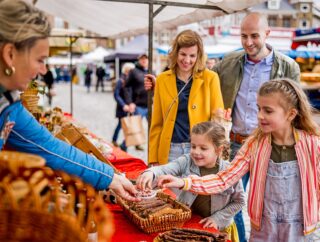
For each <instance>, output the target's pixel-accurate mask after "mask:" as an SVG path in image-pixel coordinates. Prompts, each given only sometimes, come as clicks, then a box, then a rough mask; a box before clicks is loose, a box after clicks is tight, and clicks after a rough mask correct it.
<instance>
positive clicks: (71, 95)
mask: <svg viewBox="0 0 320 242" xmlns="http://www.w3.org/2000/svg"><path fill="white" fill-rule="evenodd" d="M77 39H78V37H74V36H69V52H70V63H69V73H70V114H71V115H73V83H72V57H73V54H72V45H73V44H74V43H75V42H76V41H77Z"/></svg>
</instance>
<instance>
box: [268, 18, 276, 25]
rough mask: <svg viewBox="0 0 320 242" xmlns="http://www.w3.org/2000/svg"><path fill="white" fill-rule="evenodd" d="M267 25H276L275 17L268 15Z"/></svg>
mask: <svg viewBox="0 0 320 242" xmlns="http://www.w3.org/2000/svg"><path fill="white" fill-rule="evenodd" d="M269 25H270V27H277V17H276V16H269Z"/></svg>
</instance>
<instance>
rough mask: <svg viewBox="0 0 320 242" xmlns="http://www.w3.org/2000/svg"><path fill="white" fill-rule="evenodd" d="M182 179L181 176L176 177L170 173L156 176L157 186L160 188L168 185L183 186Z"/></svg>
mask: <svg viewBox="0 0 320 242" xmlns="http://www.w3.org/2000/svg"><path fill="white" fill-rule="evenodd" d="M183 186H184V181H183V179H182V178H178V177H175V176H172V175H163V176H160V177H159V178H158V187H161V188H169V187H176V188H183Z"/></svg>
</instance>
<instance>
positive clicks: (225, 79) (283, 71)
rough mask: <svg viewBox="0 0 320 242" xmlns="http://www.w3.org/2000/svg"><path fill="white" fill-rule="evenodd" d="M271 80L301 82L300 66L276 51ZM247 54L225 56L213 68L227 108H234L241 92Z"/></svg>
mask: <svg viewBox="0 0 320 242" xmlns="http://www.w3.org/2000/svg"><path fill="white" fill-rule="evenodd" d="M273 53H274V59H273V65H272V69H271V74H270V80H272V79H276V78H282V77H287V78H290V79H292V80H295V81H297V82H299V81H300V68H299V65H298V64H297V63H296V62H295V61H294V60H293V59H291V58H290V57H287V56H285V55H283V54H281V53H280V52H278V51H274V52H273ZM244 62H245V52H244V51H237V52H232V53H231V54H229V55H227V56H225V57H224V58H223V59H222V61H220V62H219V63H218V64H217V65H215V66H214V67H213V71H215V72H217V73H218V75H219V78H220V86H221V92H222V97H223V102H224V107H225V108H231V109H232V108H233V105H234V103H235V100H236V96H237V93H238V91H239V88H240V85H241V82H242V78H243V71H244Z"/></svg>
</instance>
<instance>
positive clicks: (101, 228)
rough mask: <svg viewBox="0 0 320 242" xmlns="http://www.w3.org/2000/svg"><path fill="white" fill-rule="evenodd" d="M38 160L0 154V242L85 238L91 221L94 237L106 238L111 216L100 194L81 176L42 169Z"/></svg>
mask: <svg viewBox="0 0 320 242" xmlns="http://www.w3.org/2000/svg"><path fill="white" fill-rule="evenodd" d="M23 158H24V161H25V163H24V162H22V160H23ZM34 158H35V159H37V161H34V160H33V159H34ZM42 161H43V160H42V159H41V158H38V157H37V156H33V155H27V154H19V153H17V152H12V154H11V152H0V164H1V165H0V174H1V176H0V197H1V199H0V241H11V242H18V241H19V242H22V241H35V242H38V241H39V242H40V241H49V242H51V241H52V242H58V241H59V242H62V241H79V242H84V241H87V238H88V233H89V232H90V231H91V229H92V221H95V224H96V228H97V232H98V239H99V241H110V240H111V236H112V234H113V222H112V216H111V213H110V212H109V211H108V210H107V208H106V206H105V205H104V202H103V201H102V198H101V197H100V196H99V195H98V194H97V193H96V191H95V190H94V189H93V188H92V187H91V186H89V185H86V184H84V183H83V182H82V181H81V180H80V179H78V178H74V177H71V176H69V175H67V174H66V173H63V172H53V171H52V170H51V169H50V168H46V167H41V166H43V163H42ZM9 164H10V165H9ZM26 164H28V167H26ZM29 164H32V165H29ZM57 177H58V178H57Z"/></svg>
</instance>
